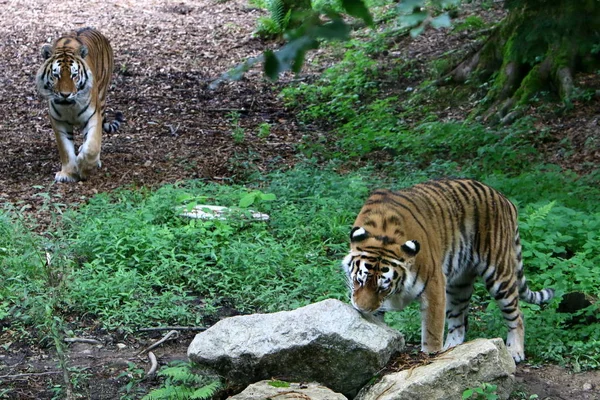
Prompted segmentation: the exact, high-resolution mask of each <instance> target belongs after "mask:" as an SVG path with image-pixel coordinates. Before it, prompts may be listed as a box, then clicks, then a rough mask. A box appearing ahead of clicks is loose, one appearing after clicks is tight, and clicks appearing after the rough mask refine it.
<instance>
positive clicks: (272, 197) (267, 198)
mask: <svg viewBox="0 0 600 400" xmlns="http://www.w3.org/2000/svg"><path fill="white" fill-rule="evenodd" d="M260 199H261V200H263V201H273V200H277V196H275V194H273V193H263V195H262V196H261V197H260Z"/></svg>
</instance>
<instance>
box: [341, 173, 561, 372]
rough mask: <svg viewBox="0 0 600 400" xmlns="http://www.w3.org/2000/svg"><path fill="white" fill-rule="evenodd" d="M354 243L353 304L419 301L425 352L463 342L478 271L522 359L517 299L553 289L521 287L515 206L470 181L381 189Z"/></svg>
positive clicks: (367, 306)
mask: <svg viewBox="0 0 600 400" xmlns="http://www.w3.org/2000/svg"><path fill="white" fill-rule="evenodd" d="M350 241H351V246H350V253H349V254H348V255H347V256H346V257H345V258H344V261H343V263H342V266H343V268H344V270H345V271H346V273H347V276H348V283H349V286H350V289H351V292H352V304H353V306H354V307H355V308H356V309H358V310H359V311H362V312H367V313H376V312H378V313H381V312H385V311H394V310H401V309H403V308H404V307H405V306H406V305H407V304H408V303H409V302H411V301H412V300H414V299H418V300H419V301H420V303H421V315H422V317H421V318H422V321H421V348H422V351H425V352H438V351H440V350H442V349H444V350H445V349H448V348H450V347H453V346H456V345H458V344H460V343H463V342H464V340H465V334H466V331H467V313H468V310H469V302H470V299H471V295H472V293H473V283H474V281H475V279H476V278H477V277H481V278H482V279H483V281H484V282H485V285H486V287H487V290H488V291H489V293H490V294H491V295H492V297H494V298H495V299H496V301H497V302H498V305H499V308H500V309H501V311H502V314H503V316H504V319H505V321H506V324H507V325H508V338H507V340H506V345H507V347H508V350H509V352H510V353H511V355H512V356H513V358H514V359H515V361H516V362H519V361H521V360H523V359H524V358H525V352H524V334H525V332H524V327H523V316H522V313H521V311H520V310H519V304H518V301H519V299H521V300H524V301H526V302H528V303H534V304H540V303H545V302H548V301H549V300H550V299H552V297H553V296H554V291H553V290H552V289H543V290H541V291H539V292H533V291H531V290H530V289H529V287H528V286H527V282H526V279H525V277H524V276H523V262H522V255H521V240H520V238H519V230H518V227H517V209H516V207H515V206H514V205H513V204H512V203H511V202H510V201H509V200H508V199H507V198H506V197H504V196H503V195H502V194H501V193H499V192H498V191H496V190H494V189H492V188H491V187H489V186H486V185H484V184H482V183H480V182H477V181H474V180H469V179H445V180H435V181H429V182H426V183H422V184H418V185H416V186H413V187H411V188H408V189H405V190H401V191H396V192H394V191H389V190H377V191H375V192H374V193H373V194H372V195H371V196H370V197H369V198H368V200H367V201H366V203H365V205H364V206H363V208H362V210H361V211H360V213H359V215H358V217H357V218H356V221H355V222H354V227H353V228H352V231H351V233H350ZM445 319H447V321H448V334H447V337H446V342H445V344H444V345H443V346H442V341H443V336H444V323H445Z"/></svg>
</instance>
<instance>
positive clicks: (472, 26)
mask: <svg viewBox="0 0 600 400" xmlns="http://www.w3.org/2000/svg"><path fill="white" fill-rule="evenodd" d="M485 26H486V23H485V22H484V21H483V19H481V17H480V16H478V15H469V16H467V17H466V18H465V19H464V20H463V21H461V22H458V23H456V24H455V25H454V27H453V28H452V31H453V32H455V33H459V32H464V31H472V30H477V29H483V28H485Z"/></svg>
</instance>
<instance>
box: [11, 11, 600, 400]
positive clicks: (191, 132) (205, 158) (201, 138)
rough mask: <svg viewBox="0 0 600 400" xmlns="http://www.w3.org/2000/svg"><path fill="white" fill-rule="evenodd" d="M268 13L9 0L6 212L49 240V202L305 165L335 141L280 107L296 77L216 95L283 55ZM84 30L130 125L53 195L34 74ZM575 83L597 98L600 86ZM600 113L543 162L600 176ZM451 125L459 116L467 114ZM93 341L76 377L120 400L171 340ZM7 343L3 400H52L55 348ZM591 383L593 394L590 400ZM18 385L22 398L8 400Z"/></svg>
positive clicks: (539, 374)
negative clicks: (265, 129) (104, 51)
mask: <svg viewBox="0 0 600 400" xmlns="http://www.w3.org/2000/svg"><path fill="white" fill-rule="evenodd" d="M261 15H263V12H262V11H260V10H257V9H254V8H251V7H249V6H248V5H247V3H246V2H244V1H242V0H231V1H224V2H222V1H210V0H199V1H191V0H190V1H186V2H176V1H167V0H140V1H130V0H114V1H100V0H91V1H86V2H48V1H44V0H32V1H28V2H26V3H24V2H22V1H15V0H0V63H1V65H2V67H3V73H2V76H1V78H0V79H1V82H2V85H0V95H1V98H3V99H4V101H3V103H2V104H3V106H2V107H0V120H1V121H2V133H3V135H2V139H1V140H0V154H2V158H1V159H0V201H1V202H11V203H13V204H15V205H17V206H18V207H19V208H20V209H22V210H24V211H27V212H29V213H35V214H36V216H38V217H39V220H40V224H41V227H40V229H43V228H44V222H45V221H47V218H48V214H46V213H48V210H47V207H46V203H47V201H48V199H51V200H52V201H53V202H57V203H62V204H64V205H66V206H68V207H74V206H76V205H77V204H81V203H84V202H85V201H86V200H87V199H88V198H90V197H91V196H94V195H95V194H97V193H101V192H107V191H112V190H115V189H117V188H121V187H130V188H131V187H142V186H144V187H157V186H160V185H162V184H165V183H174V182H177V181H181V180H187V179H194V178H202V179H206V180H211V181H221V182H228V181H235V180H243V179H244V177H246V176H248V175H249V173H251V172H256V171H259V172H267V171H271V170H275V169H281V168H285V167H288V166H292V165H294V164H295V163H296V162H297V160H298V157H297V154H298V153H297V149H296V148H297V145H299V144H302V141H303V136H304V135H307V134H320V135H323V134H324V133H323V132H315V131H309V129H308V128H307V127H303V126H302V125H301V124H300V123H298V121H297V120H296V118H295V115H294V114H293V112H290V111H289V110H286V108H285V107H284V105H283V104H282V102H281V100H280V99H279V98H278V96H277V94H278V90H277V87H280V86H281V85H285V83H286V79H287V81H289V80H290V79H293V77H286V78H285V79H283V80H282V81H280V82H279V83H278V84H273V83H271V82H269V81H268V80H266V79H265V78H264V77H263V76H262V73H261V71H260V70H252V71H250V72H249V73H248V74H247V75H246V76H245V77H244V78H243V79H242V80H240V81H237V82H225V83H223V84H221V85H220V86H219V87H218V88H217V89H215V90H209V88H208V84H209V83H210V82H212V81H213V80H214V79H215V78H218V77H219V76H220V75H221V74H222V73H224V72H226V71H227V70H228V69H230V68H231V67H233V66H235V65H237V64H238V63H240V62H242V61H244V60H245V59H246V58H248V57H253V56H256V55H259V54H260V53H261V52H262V51H263V50H264V49H265V48H266V47H268V46H274V45H275V44H273V43H265V42H264V41H262V40H261V39H259V38H256V37H254V36H253V31H254V29H255V26H256V20H257V18H258V17H259V16H261ZM86 26H92V27H95V28H98V29H99V30H101V31H102V32H104V33H105V34H106V36H108V37H109V39H110V41H111V43H112V46H113V48H114V52H115V60H116V62H115V65H116V73H115V75H114V80H113V83H114V85H113V88H112V89H111V90H110V93H109V96H108V108H109V109H114V110H119V111H122V112H123V113H124V114H125V118H126V123H125V124H124V125H123V126H122V127H121V129H120V131H119V132H117V133H115V134H109V135H105V136H104V138H103V146H102V167H101V168H100V169H99V170H98V171H97V172H96V173H95V174H94V175H92V176H91V177H90V179H89V180H87V181H85V182H78V183H74V184H56V183H54V182H53V178H54V173H55V172H56V171H57V170H58V169H59V168H60V166H59V162H58V154H57V150H56V144H55V139H54V135H53V133H52V128H51V127H50V123H49V120H48V118H47V115H46V114H47V107H46V105H45V104H43V103H42V102H41V101H40V100H39V98H38V96H37V94H36V91H35V75H36V72H37V69H38V68H39V66H40V64H41V61H42V60H41V55H40V49H41V46H42V45H43V44H45V43H49V42H50V41H51V40H53V39H55V38H57V37H58V36H59V35H60V34H62V33H64V32H66V31H69V30H71V29H77V28H81V27H86ZM446 38H447V35H444V34H442V33H437V32H430V33H429V34H428V33H426V34H424V35H422V36H420V37H418V38H416V39H414V40H411V39H410V38H407V39H406V41H405V43H404V44H403V46H404V47H403V51H402V54H400V55H401V56H406V57H413V58H414V59H422V60H427V59H430V58H431V57H435V56H437V55H441V54H443V53H444V52H446V51H448V50H450V49H452V48H453V46H458V45H460V43H459V38H456V37H453V38H450V39H446ZM577 79H578V82H577V83H579V84H585V85H586V86H587V87H594V86H595V88H596V90H597V89H598V79H597V76H595V77H594V76H592V77H590V76H579V77H577ZM14 93H18V95H17V97H15V95H14ZM599 109H600V107H598V99H597V97H596V100H595V101H592V102H591V103H590V102H588V103H586V104H585V105H582V106H581V107H576V108H575V109H574V110H572V112H570V113H567V114H565V115H564V116H563V117H553V118H551V119H550V118H547V119H544V118H541V119H540V122H539V129H540V131H541V130H544V131H546V132H548V135H547V140H546V142H545V143H544V144H543V146H542V147H541V148H540V151H543V152H545V154H547V158H548V160H549V161H552V162H555V163H558V164H559V165H561V166H563V167H566V168H570V169H573V170H575V171H580V172H585V171H589V170H590V169H591V168H596V167H597V165H598V163H600V150H599V149H600V134H599V131H600V125H599V117H600V113H599V112H598V110H599ZM531 112H532V113H534V114H535V113H536V110H535V109H532V110H531ZM444 114H445V116H446V117H452V116H456V115H457V114H460V111H456V112H455V111H454V110H446V111H444ZM264 123H268V124H269V125H270V133H269V135H268V136H267V137H262V136H264V135H260V134H259V131H260V125H261V124H264ZM236 128H237V129H236ZM234 131H237V132H238V133H240V132H243V135H242V136H240V135H238V136H236V135H234V134H233V132H234ZM565 142H568V143H569V146H568V151H564V148H565V146H564V143H565ZM91 328H93V327H90V331H91V332H92V331H93V330H92V329H91ZM93 332H96V333H98V335H99V336H102V337H99V338H100V340H101V341H102V343H103V345H102V346H97V345H91V344H86V343H73V344H70V345H69V347H68V354H67V360H68V363H69V365H70V366H71V367H73V371H77V373H79V374H81V377H82V379H84V378H85V379H86V382H87V393H88V394H89V395H88V397H89V398H91V399H116V398H119V394H118V390H119V389H122V388H123V386H124V385H125V384H126V383H127V381H128V378H127V377H124V376H121V377H119V375H121V374H122V373H123V372H124V371H127V365H128V364H127V363H128V361H134V362H136V363H137V364H138V365H140V363H144V362H147V361H146V359H145V358H140V357H138V356H136V353H137V352H138V351H139V350H140V349H143V348H145V347H146V346H148V345H149V344H150V343H152V342H154V341H155V340H157V339H159V338H160V337H161V335H162V334H163V333H164V332H150V333H148V332H144V333H141V332H140V333H138V334H135V335H125V334H121V333H107V332H98V331H93ZM192 338H193V333H190V332H182V333H180V334H179V335H178V337H177V338H176V339H175V340H172V341H169V342H168V343H166V344H165V345H163V346H161V347H160V348H158V349H157V350H156V355H157V356H158V359H159V362H160V364H161V365H162V364H165V363H166V362H168V361H170V360H175V359H186V350H187V346H188V345H189V343H190V341H191V339H192ZM0 344H1V346H0V398H17V399H46V398H52V391H51V390H50V389H51V388H52V386H53V385H54V384H60V383H61V382H62V381H61V380H62V377H61V375H60V373H58V371H59V369H58V365H57V360H56V355H55V354H54V353H53V352H52V351H51V350H50V349H49V347H44V346H39V347H36V346H32V345H31V344H22V343H17V342H15V343H12V342H11V336H10V326H2V325H0ZM117 344H121V345H124V347H123V346H117ZM517 379H518V381H519V385H521V386H522V387H523V391H524V392H525V393H528V394H534V393H535V394H538V395H539V398H540V399H590V400H591V399H598V398H599V397H600V395H599V393H600V392H599V390H600V373H599V372H597V371H591V372H585V373H572V372H570V371H569V370H567V369H564V368H561V367H558V366H554V365H535V366H534V365H530V364H527V363H524V364H522V365H520V366H519V367H518V372H517ZM148 384H149V385H150V384H152V382H149V383H148ZM589 385H592V387H593V389H592V390H584V387H585V388H588V387H589ZM9 387H10V388H12V389H13V390H12V391H11V392H10V393H9V394H3V393H4V392H3V389H6V388H9Z"/></svg>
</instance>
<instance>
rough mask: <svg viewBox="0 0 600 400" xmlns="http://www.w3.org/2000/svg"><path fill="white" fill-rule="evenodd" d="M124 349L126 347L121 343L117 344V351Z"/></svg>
mask: <svg viewBox="0 0 600 400" xmlns="http://www.w3.org/2000/svg"><path fill="white" fill-rule="evenodd" d="M126 347H127V345H126V344H123V343H117V348H118V349H119V350H123V349H124V348H126Z"/></svg>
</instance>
